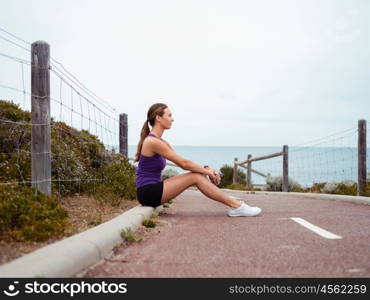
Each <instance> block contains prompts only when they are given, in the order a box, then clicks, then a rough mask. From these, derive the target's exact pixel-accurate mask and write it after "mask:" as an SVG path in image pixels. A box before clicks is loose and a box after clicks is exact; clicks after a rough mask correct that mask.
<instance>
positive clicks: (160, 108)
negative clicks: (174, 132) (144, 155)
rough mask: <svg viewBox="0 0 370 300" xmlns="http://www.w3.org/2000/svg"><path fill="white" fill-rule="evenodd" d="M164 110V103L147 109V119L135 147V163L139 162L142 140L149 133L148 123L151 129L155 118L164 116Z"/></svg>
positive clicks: (165, 106)
mask: <svg viewBox="0 0 370 300" xmlns="http://www.w3.org/2000/svg"><path fill="white" fill-rule="evenodd" d="M166 108H167V105H166V104H164V103H155V104H153V105H152V106H151V107H150V108H149V110H148V113H147V119H146V121H145V123H144V126H143V128H142V129H141V134H140V141H139V144H138V145H137V152H136V156H135V162H137V161H139V158H140V153H141V148H142V147H143V142H144V139H145V138H146V136H147V135H148V134H149V132H150V129H149V126H148V122H149V124H150V126H152V127H153V126H154V124H155V117H156V116H157V115H158V116H161V117H162V116H163V114H164V110H165V109H166Z"/></svg>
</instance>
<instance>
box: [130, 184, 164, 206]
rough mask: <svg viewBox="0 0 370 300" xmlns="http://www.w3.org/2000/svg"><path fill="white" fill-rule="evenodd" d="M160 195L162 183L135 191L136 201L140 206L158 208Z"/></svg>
mask: <svg viewBox="0 0 370 300" xmlns="http://www.w3.org/2000/svg"><path fill="white" fill-rule="evenodd" d="M162 194H163V181H160V182H158V183H153V184H146V185H143V186H141V187H138V188H137V189H136V196H137V200H138V201H139V202H140V204H141V205H142V206H152V207H157V206H160V205H161V199H162Z"/></svg>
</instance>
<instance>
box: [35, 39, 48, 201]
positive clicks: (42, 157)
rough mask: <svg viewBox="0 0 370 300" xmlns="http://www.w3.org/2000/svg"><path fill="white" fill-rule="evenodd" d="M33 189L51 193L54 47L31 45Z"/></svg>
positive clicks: (42, 43) (38, 44) (38, 42)
mask: <svg viewBox="0 0 370 300" xmlns="http://www.w3.org/2000/svg"><path fill="white" fill-rule="evenodd" d="M31 66H32V67H31V120H32V134H31V157H32V171H31V172H32V186H34V187H36V188H37V189H38V190H39V191H40V192H42V193H44V194H46V195H50V194H51V142H50V69H49V67H50V46H49V44H48V43H46V42H43V41H37V42H34V43H33V44H32V45H31Z"/></svg>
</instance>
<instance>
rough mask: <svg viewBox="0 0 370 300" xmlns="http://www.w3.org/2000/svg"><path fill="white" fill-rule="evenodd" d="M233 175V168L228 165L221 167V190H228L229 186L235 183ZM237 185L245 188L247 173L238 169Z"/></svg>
mask: <svg viewBox="0 0 370 300" xmlns="http://www.w3.org/2000/svg"><path fill="white" fill-rule="evenodd" d="M233 173H234V168H233V167H231V166H229V165H227V164H225V165H223V166H222V167H221V169H220V176H221V182H220V185H219V187H220V188H226V187H227V186H228V185H230V184H232V183H233ZM237 183H239V184H241V185H244V186H245V185H246V178H245V172H243V171H242V170H240V168H238V173H237Z"/></svg>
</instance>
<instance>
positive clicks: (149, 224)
mask: <svg viewBox="0 0 370 300" xmlns="http://www.w3.org/2000/svg"><path fill="white" fill-rule="evenodd" d="M142 224H143V225H144V226H145V227H148V228H154V227H155V226H156V225H157V222H156V221H155V220H154V219H145V220H144V221H143V222H142Z"/></svg>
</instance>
